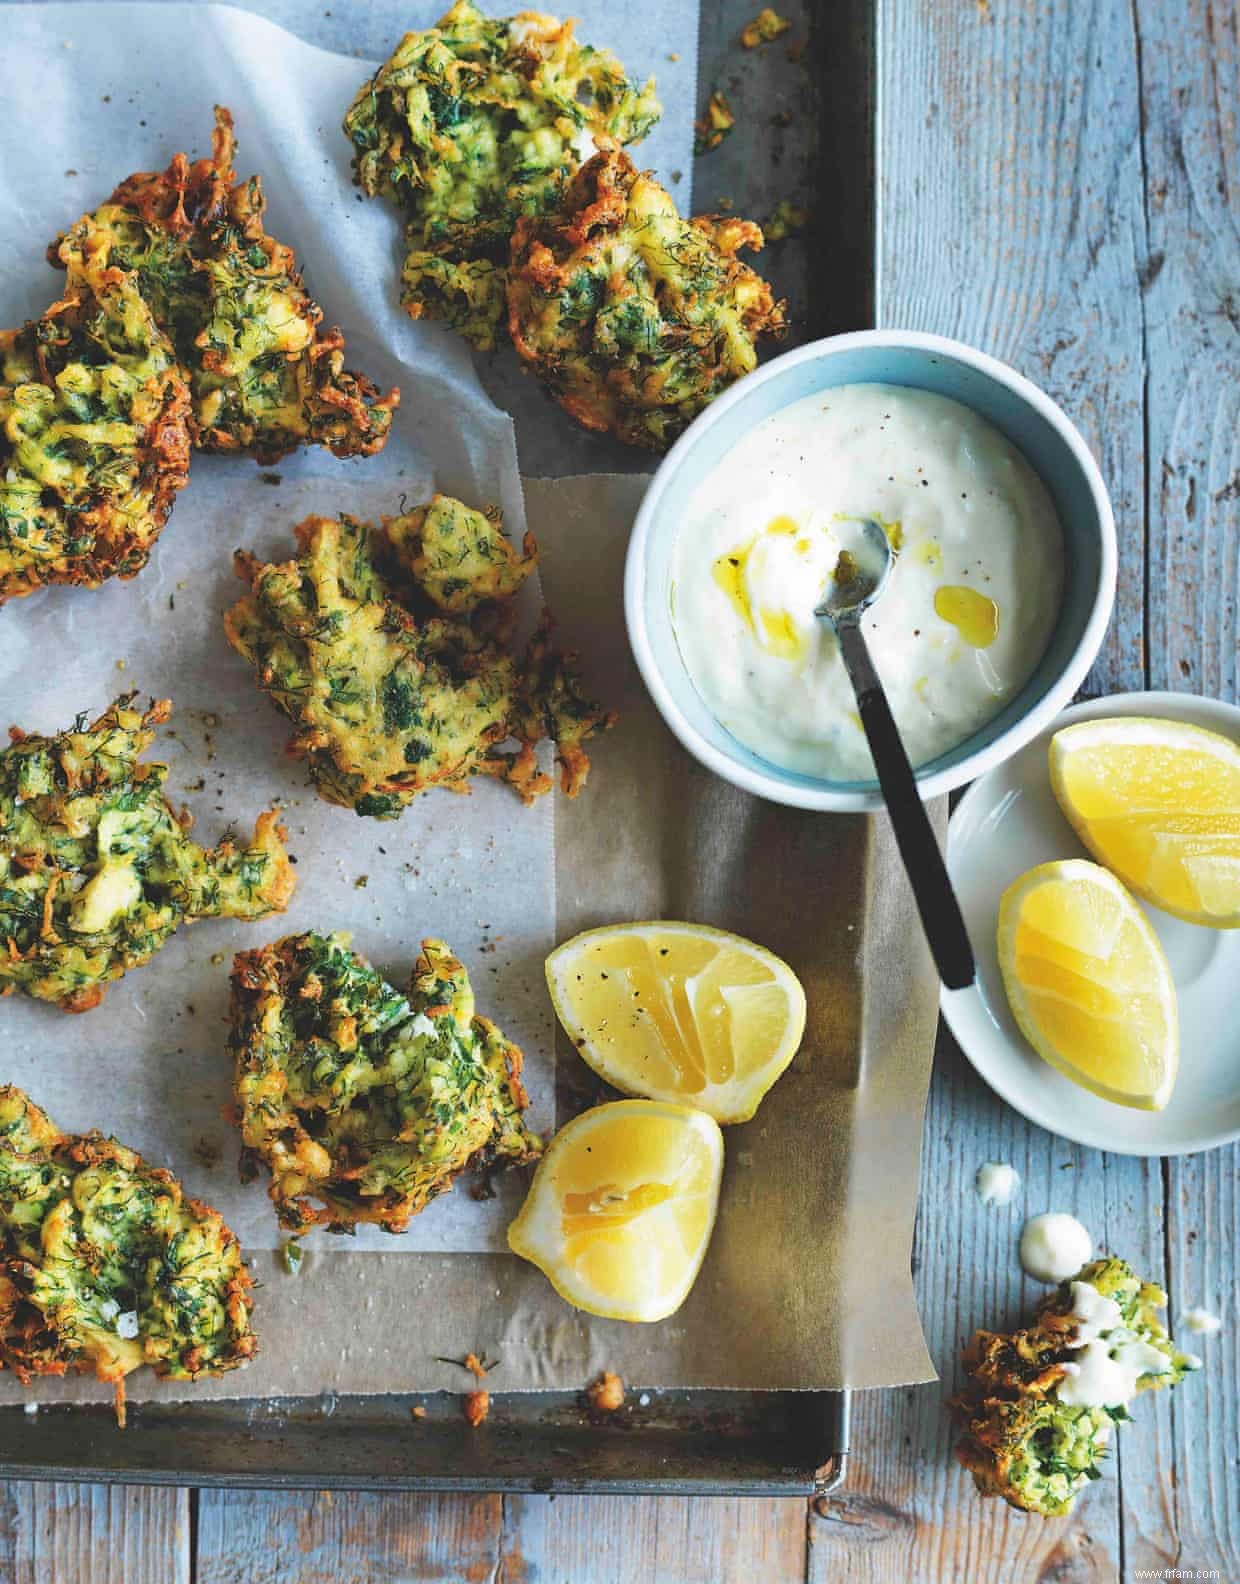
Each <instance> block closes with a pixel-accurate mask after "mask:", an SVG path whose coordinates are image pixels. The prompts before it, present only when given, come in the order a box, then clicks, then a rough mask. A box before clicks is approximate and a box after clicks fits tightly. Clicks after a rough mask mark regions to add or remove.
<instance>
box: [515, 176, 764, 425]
mask: <svg viewBox="0 0 1240 1584" xmlns="http://www.w3.org/2000/svg"><path fill="white" fill-rule="evenodd" d="M761 246H762V232H761V230H760V229H759V228H758V227H757V226H756V225H754V224H753V222H752V221H749V220H740V219H733V218H731V217H727V218H724V217H720V216H718V215H699V216H698V217H697V219H695V220H693V221H688V220H682V219H681V217H680V215H679V214H678V213H677V212H676V206H675V204H674V203H673V202H672V200H671V198H670V197H669V196H668V194H667V193H666V192H665V191H664V189H663V188H662V187H660V186H659V184H658V183H657V182H656V181H655V180H654V179H653V177H651V176H650V175H649V174H643V173H639V172H638V171H636V170H635V169H634V167H633V165H632V163H631V161H630V160H629V158H628V156H627V155H626V154H624V153H623V152H622V151H621V150H620V149H619V148H617V147H615V146H614V145H612V146H610V147H608V148H605V149H604V150H603V151H602V152H601V153H599V154H598V155H596V156H595V158H594V159H592V160H591V161H590V162H589V163H588V164H587V165H584V166H583V167H582V169H581V171H580V172H579V174H578V175H577V177H576V178H575V179H574V181H573V183H572V185H571V186H570V188H569V190H568V193H567V194H566V197H565V205H564V209H563V211H562V213H561V214H560V215H558V216H557V217H556V218H555V219H554V220H553V221H548V222H543V223H536V222H532V221H524V220H523V221H522V222H521V223H520V224H519V225H518V227H517V233H516V237H515V239H514V242H513V272H512V279H511V281H510V283H509V292H508V296H509V328H510V330H511V332H512V338H513V341H514V343H515V344H516V348H517V352H518V354H519V355H520V357H521V359H522V361H523V362H524V363H525V364H526V366H527V367H529V368H530V369H531V370H532V371H533V372H534V373H535V374H537V376H538V377H539V379H541V380H542V381H543V383H544V384H545V385H546V386H547V388H548V390H549V391H550V392H551V394H552V395H553V396H554V397H555V399H556V400H557V401H558V402H559V403H560V405H561V406H562V407H564V408H565V409H566V410H567V411H568V412H569V413H570V414H571V415H572V416H573V417H574V418H575V419H576V420H577V421H578V423H581V424H584V425H585V427H586V428H587V429H598V430H607V431H610V432H611V433H612V434H614V435H616V436H617V437H618V438H619V439H621V440H624V441H626V442H627V443H628V444H630V445H641V446H647V447H650V448H651V449H653V450H663V449H665V448H666V447H667V446H668V445H670V444H671V442H672V441H673V440H675V439H676V437H677V436H678V435H679V434H680V433H681V432H682V431H683V430H684V429H685V428H686V427H687V426H688V425H689V423H690V422H691V421H692V420H693V419H694V418H695V417H696V416H697V414H698V413H699V412H701V411H702V409H703V408H704V407H706V406H707V405H708V404H709V403H710V402H711V401H713V400H714V398H715V397H716V396H718V395H719V394H720V393H721V392H722V391H724V390H725V389H726V388H727V387H728V386H729V385H730V384H732V383H733V381H735V380H737V379H739V378H740V377H741V375H743V374H747V373H748V372H749V371H750V370H751V369H752V368H753V367H754V366H755V365H756V363H757V352H756V350H755V343H756V342H757V340H758V339H759V337H761V336H767V335H778V334H779V333H780V332H781V331H782V330H783V327H784V313H783V304H782V303H777V302H775V301H774V299H773V297H772V295H771V289H770V287H769V286H768V285H767V283H766V282H765V281H764V280H762V279H761V277H760V276H758V275H756V274H755V273H754V271H753V270H751V269H750V268H749V266H748V265H747V264H742V263H741V262H740V261H739V260H738V258H737V256H736V255H737V254H738V252H739V251H740V250H741V249H742V248H746V247H748V248H760V247H761Z"/></svg>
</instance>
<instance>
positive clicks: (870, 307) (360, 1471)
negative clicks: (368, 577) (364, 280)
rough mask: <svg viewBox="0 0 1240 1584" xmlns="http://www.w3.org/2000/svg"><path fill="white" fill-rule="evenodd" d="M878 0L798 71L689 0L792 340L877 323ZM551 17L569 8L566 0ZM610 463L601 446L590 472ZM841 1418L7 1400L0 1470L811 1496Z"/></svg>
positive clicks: (718, 1397) (807, 29)
mask: <svg viewBox="0 0 1240 1584" xmlns="http://www.w3.org/2000/svg"><path fill="white" fill-rule="evenodd" d="M875 4H876V0H831V4H829V5H821V4H819V3H818V0H786V3H784V4H782V5H781V6H780V7H779V10H780V11H781V12H782V13H783V14H784V15H786V16H788V17H790V18H791V19H792V20H793V22H794V29H793V32H792V33H791V34H790V35H789V37H791V38H793V39H797V38H801V39H803V38H805V37H806V36H807V33H808V47H807V49H806V51H805V54H804V56H803V57H802V58H801V59H799V60H793V59H789V55H788V50H787V48H786V47H785V45H784V43H783V41H782V40H781V41H779V42H777V43H775V44H773V45H770V46H768V47H767V48H765V49H761V50H753V51H742V50H740V49H738V48H737V45H736V39H737V36H738V34H739V32H740V29H741V27H742V26H743V25H744V23H745V22H746V21H748V20H749V18H750V17H751V16H752V15H753V14H754V12H755V11H756V10H757V9H758V5H757V3H756V0H702V6H701V31H700V55H699V73H698V100H699V105H700V104H703V103H704V102H705V99H706V96H707V94H708V93H709V92H710V91H711V89H712V88H714V87H720V88H722V89H723V91H724V92H725V93H726V94H727V95H728V97H729V99H730V100H731V101H732V102H733V104H734V106H735V107H737V108H738V109H741V110H742V114H741V116H740V118H738V123H737V126H736V129H735V131H734V132H733V134H732V136H731V137H730V138H728V139H726V140H725V142H724V143H723V144H722V146H721V147H720V148H719V149H717V150H715V151H713V152H712V153H711V154H710V155H709V156H707V157H706V158H704V159H702V160H701V161H699V162H697V163H696V164H695V169H694V209H695V211H698V212H702V211H709V210H712V209H715V208H722V209H728V208H731V207H734V208H735V212H736V213H738V214H742V215H751V216H753V217H754V218H755V219H758V220H759V221H761V220H763V219H765V218H766V216H767V214H768V213H769V212H770V210H771V208H772V207H773V206H774V203H775V202H777V201H778V200H779V199H780V198H787V199H789V200H791V201H793V202H796V203H799V204H802V205H804V207H805V208H806V209H807V210H808V223H807V226H806V229H805V231H804V232H803V233H802V234H801V235H799V236H795V237H793V238H790V239H789V240H788V241H786V242H783V243H781V244H779V245H778V246H777V247H775V248H773V249H772V250H771V252H770V253H768V254H767V255H766V256H765V257H764V259H763V261H762V268H763V272H764V273H765V274H766V275H767V276H768V277H769V278H770V279H771V281H772V282H773V284H774V286H775V288H776V291H777V294H779V295H783V296H786V297H787V298H788V300H789V308H790V313H791V316H792V320H793V330H792V332H791V334H790V337H789V343H788V344H791V345H795V344H797V343H798V342H803V341H808V340H813V339H816V338H817V337H819V336H823V335H829V334H832V333H833V332H835V331H839V330H846V329H857V328H859V327H863V326H866V325H870V324H872V323H873V314H874V295H873V270H874V203H875V190H874V149H873V137H874V108H875V102H874V10H875ZM253 9H255V10H258V11H262V10H263V9H264V6H263V4H262V0H255V3H254V6H253ZM560 9H561V10H563V11H567V12H569V13H571V11H572V5H571V0H565V3H564V4H563V5H562V6H561V7H560ZM781 111H788V112H791V115H790V118H789V117H788V116H786V115H781V114H780V112H781ZM487 383H488V384H492V381H491V380H488V381H487ZM522 427H523V425H522V421H521V418H520V416H519V417H518V433H519V435H520V432H521V429H522ZM524 449H525V448H523V453H524ZM626 461H627V465H628V466H630V467H637V468H644V467H645V466H646V465H648V461H647V459H645V458H644V457H636V456H634V457H632V458H628V459H626ZM616 465H617V458H616V457H615V455H614V454H610V453H609V454H607V455H605V456H603V455H600V459H599V461H598V463H597V469H596V470H598V471H602V470H604V469H608V468H611V469H614V468H615V467H616ZM561 471H562V470H561ZM643 1396H647V1397H648V1399H649V1400H648V1402H646V1403H645V1404H643V1403H642V1401H641V1398H642V1397H643ZM415 1405H421V1406H422V1407H423V1408H424V1409H425V1417H424V1418H419V1419H415V1418H414V1417H413V1415H412V1412H411V1410H412V1408H413V1407H414V1406H415ZM849 1417H850V1416H849V1394H848V1393H847V1392H742V1391H728V1392H725V1391H700V1392H650V1393H643V1392H642V1391H641V1389H640V1387H639V1386H637V1385H635V1384H633V1383H630V1384H629V1389H628V1395H627V1399H626V1403H625V1406H624V1408H623V1409H621V1410H620V1411H619V1412H618V1413H617V1414H614V1415H606V1416H600V1415H596V1414H592V1413H591V1412H590V1411H589V1408H588V1404H586V1403H585V1401H584V1399H583V1398H581V1397H578V1396H576V1395H574V1394H572V1393H565V1392H514V1393H509V1394H502V1393H500V1394H493V1396H492V1409H491V1416H490V1418H489V1419H488V1420H487V1422H486V1423H485V1424H483V1425H482V1426H480V1427H479V1428H478V1429H471V1428H470V1427H469V1426H468V1425H467V1424H466V1423H465V1422H464V1420H463V1418H462V1415H461V1399H460V1398H459V1397H458V1396H456V1395H453V1394H448V1393H441V1394H434V1395H430V1396H423V1395H419V1396H416V1397H413V1396H401V1395H396V1394H392V1395H382V1396H335V1397H286V1398H271V1399H256V1398H253V1399H250V1398H235V1399H226V1400H221V1401H212V1402H192V1401H191V1402H178V1403H157V1402H156V1403H132V1404H131V1405H130V1407H129V1412H128V1424H127V1428H126V1429H125V1430H124V1432H120V1431H118V1429H117V1427H116V1422H115V1418H114V1416H113V1412H112V1409H111V1406H110V1405H105V1404H98V1405H95V1404H91V1405H83V1404H64V1405H56V1406H44V1407H41V1408H40V1409H39V1411H38V1412H37V1413H34V1414H31V1413H27V1412H26V1411H25V1409H24V1408H23V1407H21V1406H17V1407H8V1408H3V1409H0V1471H2V1472H3V1475H4V1476H5V1477H6V1478H10V1479H79V1480H81V1479H89V1480H98V1481H103V1482H105V1483H124V1484H151V1485H155V1484H172V1485H196V1486H254V1487H267V1488H285V1489H295V1488H306V1489H315V1490H350V1489H368V1490H426V1491H438V1490H444V1491H448V1490H456V1491H460V1490H494V1491H537V1492H566V1493H567V1492H586V1491H595V1492H620V1493H631V1494H664V1495H685V1494H697V1495H708V1494H710V1495H755V1496H756V1495H765V1496H780V1495H785V1496H788V1495H814V1494H823V1493H825V1492H826V1491H829V1490H833V1489H835V1488H836V1487H837V1486H838V1485H839V1484H840V1483H841V1482H842V1481H843V1479H844V1476H845V1470H846V1466H847V1461H848V1456H849Z"/></svg>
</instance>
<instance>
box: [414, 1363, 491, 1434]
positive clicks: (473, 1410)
mask: <svg viewBox="0 0 1240 1584" xmlns="http://www.w3.org/2000/svg"><path fill="white" fill-rule="evenodd" d="M436 1362H437V1363H439V1364H456V1365H457V1366H458V1367H459V1368H461V1369H464V1370H468V1371H469V1373H470V1374H471V1375H472V1376H473V1377H474V1379H475V1380H476V1381H477V1382H478V1389H477V1390H476V1391H471V1392H466V1393H465V1396H464V1398H463V1399H462V1401H461V1412H462V1413H463V1414H464V1415H465V1422H466V1423H467V1424H468V1425H469V1426H470V1427H471V1429H474V1430H476V1429H477V1428H478V1426H479V1425H480V1424H484V1423H485V1422H486V1418H487V1415H488V1414H489V1413H490V1412H491V1394H490V1392H489V1391H486V1390H484V1389H483V1386H482V1382H483V1381H484V1380H485V1379H486V1377H487V1374H488V1372H489V1371H490V1370H493V1369H495V1368H496V1367H497V1366H498V1364H499V1360H498V1359H486V1358H479V1357H478V1355H477V1354H476V1353H472V1352H471V1353H466V1355H465V1357H464V1358H463V1359H454V1358H438V1359H437V1360H436ZM423 1413H425V1409H424V1410H423ZM413 1416H414V1418H415V1419H418V1418H421V1417H422V1415H421V1414H419V1413H418V1412H417V1410H416V1409H415V1410H414V1411H413Z"/></svg>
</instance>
